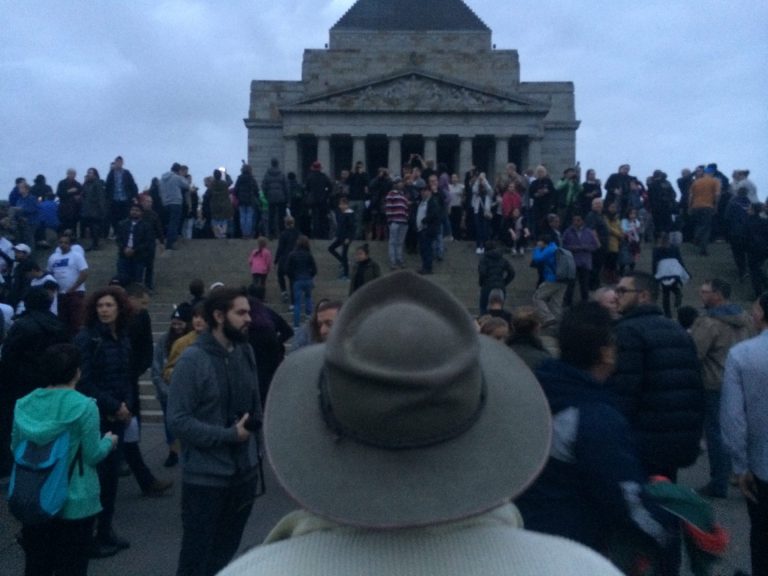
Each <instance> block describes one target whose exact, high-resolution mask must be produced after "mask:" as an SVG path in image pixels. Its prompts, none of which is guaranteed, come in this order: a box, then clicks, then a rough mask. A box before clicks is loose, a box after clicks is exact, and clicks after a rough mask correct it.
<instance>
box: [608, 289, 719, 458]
mask: <svg viewBox="0 0 768 576" xmlns="http://www.w3.org/2000/svg"><path fill="white" fill-rule="evenodd" d="M616 343H617V345H618V358H617V364H616V373H615V374H614V375H613V377H612V378H611V380H610V381H609V382H608V384H607V386H608V387H609V388H610V389H611V390H612V391H613V392H614V393H616V395H617V396H618V403H619V407H620V409H621V410H622V412H623V413H624V415H625V416H626V417H627V419H628V420H629V422H630V424H631V426H632V428H633V430H634V432H635V437H636V439H637V443H638V448H639V450H640V455H641V458H642V460H643V463H644V464H645V466H646V470H647V471H648V472H649V473H664V472H667V473H671V472H672V471H675V470H677V469H678V468H682V467H685V466H689V465H691V464H693V462H694V461H695V460H696V458H697V456H698V454H699V439H700V438H701V431H702V422H703V420H704V388H703V386H702V383H701V375H700V366H699V361H698V357H697V355H696V346H695V344H694V343H693V339H692V338H691V337H690V336H689V334H688V333H687V332H686V331H685V330H684V329H683V328H682V327H681V326H680V325H679V324H677V323H676V322H673V321H672V320H669V319H667V318H665V317H664V315H663V313H662V311H661V309H660V308H659V307H658V306H655V305H650V304H643V305H640V306H637V307H636V308H634V309H633V310H631V311H629V312H628V313H627V314H626V315H625V316H624V317H623V318H622V319H621V320H619V321H618V323H617V324H616Z"/></svg>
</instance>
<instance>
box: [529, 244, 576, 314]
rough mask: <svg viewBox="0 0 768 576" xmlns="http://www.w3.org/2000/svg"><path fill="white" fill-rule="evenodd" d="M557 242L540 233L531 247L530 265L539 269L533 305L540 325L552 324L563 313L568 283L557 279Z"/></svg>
mask: <svg viewBox="0 0 768 576" xmlns="http://www.w3.org/2000/svg"><path fill="white" fill-rule="evenodd" d="M557 248H558V244H557V242H556V241H555V239H554V238H553V237H552V236H551V235H550V234H542V235H540V236H539V239H538V241H537V242H536V247H535V248H534V249H533V256H532V260H531V266H533V267H535V268H538V269H539V276H540V277H541V282H540V284H539V285H538V286H537V287H536V291H535V292H534V293H533V305H534V306H535V307H536V311H537V312H538V313H539V316H540V317H541V324H542V327H544V328H546V327H548V326H552V325H554V324H556V323H557V322H559V321H560V318H561V316H562V315H563V297H564V296H565V291H566V289H567V288H568V284H567V283H565V282H560V281H558V279H557V261H556V259H555V258H556V256H555V255H556V254H557Z"/></svg>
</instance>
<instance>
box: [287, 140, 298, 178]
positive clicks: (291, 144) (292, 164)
mask: <svg viewBox="0 0 768 576" xmlns="http://www.w3.org/2000/svg"><path fill="white" fill-rule="evenodd" d="M283 172H284V173H285V174H288V172H293V173H294V174H296V175H297V176H298V175H300V174H301V171H300V170H299V139H298V138H297V137H296V136H284V137H283Z"/></svg>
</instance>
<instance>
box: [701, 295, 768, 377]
mask: <svg viewBox="0 0 768 576" xmlns="http://www.w3.org/2000/svg"><path fill="white" fill-rule="evenodd" d="M691 336H692V337H693V341H694V342H695V343H696V350H697V352H698V355H699V361H701V379H702V380H703V382H704V388H705V389H706V390H715V391H719V390H720V388H721V386H722V385H723V373H724V372H725V359H726V358H727V357H728V352H729V351H730V349H731V348H732V347H733V345H734V344H738V343H739V342H741V341H742V340H746V339H747V338H751V337H752V336H754V329H753V327H752V318H751V317H750V315H749V314H747V313H746V312H745V311H744V309H743V308H742V307H741V306H739V305H738V304H724V305H722V306H716V307H714V308H711V309H709V310H707V314H706V316H699V317H698V318H697V319H696V322H694V324H693V326H692V327H691Z"/></svg>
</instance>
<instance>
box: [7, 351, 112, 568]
mask: <svg viewBox="0 0 768 576" xmlns="http://www.w3.org/2000/svg"><path fill="white" fill-rule="evenodd" d="M41 364H42V366H43V369H44V372H45V376H46V382H45V384H46V387H41V388H37V389H36V390H34V391H33V392H31V393H30V394H28V395H27V396H25V397H24V398H22V399H21V400H19V402H18V404H17V405H16V410H15V413H14V420H13V436H12V441H11V448H12V449H13V450H14V452H18V454H19V455H20V459H22V458H23V456H22V455H23V454H24V453H25V452H26V453H27V454H29V453H30V451H35V450H39V449H40V447H42V446H45V445H47V444H49V443H52V444H54V445H59V446H61V447H62V451H61V458H60V462H59V463H58V464H56V465H54V469H55V468H56V466H58V467H60V468H63V469H64V470H65V471H66V473H64V474H61V476H60V481H59V482H58V489H59V490H60V491H61V493H62V494H63V495H65V497H64V500H63V505H62V507H61V508H60V509H59V510H57V511H55V513H54V515H53V516H52V517H51V518H49V519H48V520H43V521H41V522H39V523H34V522H33V521H30V520H27V521H26V522H23V523H22V530H21V534H22V540H21V543H22V547H23V548H24V554H25V572H24V573H25V574H34V575H48V574H51V575H52V574H54V573H55V574H66V575H68V576H81V575H82V576H84V575H85V574H86V573H87V571H88V557H89V552H90V547H91V540H92V535H93V526H94V522H95V519H96V515H97V514H98V513H99V511H100V510H101V504H100V502H99V479H98V477H97V474H96V468H95V467H96V464H98V463H99V462H100V461H102V460H103V459H104V458H106V457H107V455H109V453H110V452H111V451H113V450H114V449H115V447H116V446H117V436H115V435H114V434H112V433H111V432H106V433H104V435H103V436H102V435H101V434H100V432H99V411H98V409H97V407H96V403H95V402H94V401H93V400H92V399H91V398H88V397H86V396H84V395H83V394H81V393H80V392H78V391H76V390H75V385H76V383H77V382H78V380H79V379H80V353H79V351H78V349H77V348H76V347H75V346H73V345H71V344H54V345H53V346H50V347H48V348H47V349H46V350H45V352H44V353H43V356H42V357H41ZM64 444H66V446H65V445H64ZM41 473H44V472H43V471H41V470H37V471H31V470H29V469H27V470H22V469H21V466H20V465H19V464H17V465H16V467H15V469H14V483H13V485H12V486H11V487H10V490H11V491H10V496H9V498H10V502H9V506H10V507H11V509H12V510H15V511H16V513H17V514H19V515H21V516H24V515H25V514H24V513H25V512H30V507H35V508H36V507H37V506H33V505H34V504H37V505H38V506H39V505H40V502H41V500H40V497H41V496H42V493H41V492H36V493H35V491H33V490H25V489H26V488H30V487H31V483H29V482H27V481H26V480H32V479H33V478H35V477H39V475H40V474H41ZM49 478H51V477H49ZM53 487H54V486H53V484H52V483H51V482H46V483H45V485H44V487H43V490H47V489H49V488H53ZM25 492H26V494H27V495H29V496H35V495H36V496H37V498H26V499H24V500H26V504H22V503H20V504H18V506H19V507H17V504H16V503H17V502H18V500H17V499H21V495H22V494H24V493H25Z"/></svg>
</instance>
